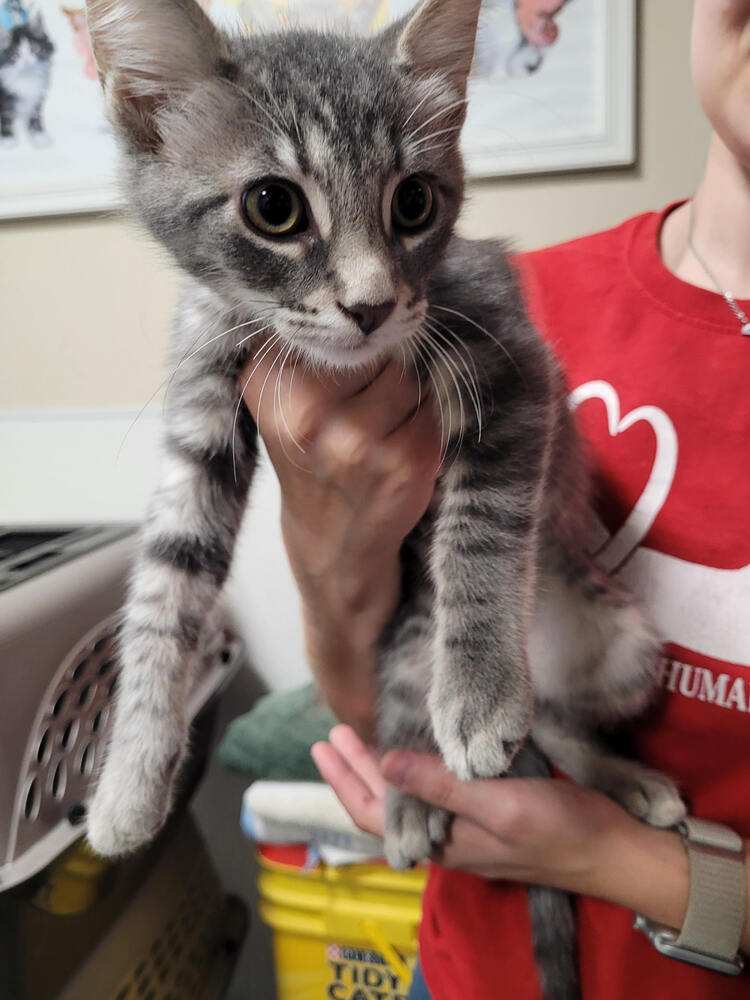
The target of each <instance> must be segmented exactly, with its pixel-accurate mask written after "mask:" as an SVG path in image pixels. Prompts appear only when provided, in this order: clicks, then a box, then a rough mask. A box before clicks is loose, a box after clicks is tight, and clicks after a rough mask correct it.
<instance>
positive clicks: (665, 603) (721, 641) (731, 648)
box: [570, 381, 750, 667]
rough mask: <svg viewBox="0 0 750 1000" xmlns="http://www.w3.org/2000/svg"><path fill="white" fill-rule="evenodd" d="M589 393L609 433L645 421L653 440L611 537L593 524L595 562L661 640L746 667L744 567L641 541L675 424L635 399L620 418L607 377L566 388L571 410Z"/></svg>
mask: <svg viewBox="0 0 750 1000" xmlns="http://www.w3.org/2000/svg"><path fill="white" fill-rule="evenodd" d="M588 399H601V400H602V402H603V403H604V405H605V407H606V409H607V426H608V429H609V433H610V435H611V436H612V437H613V438H614V437H616V436H617V435H618V434H621V433H622V432H623V431H626V430H627V429H628V428H629V427H632V426H633V424H635V423H637V422H638V421H639V420H645V421H646V422H647V423H649V424H650V425H651V427H652V429H653V431H654V437H655V439H656V454H655V456H654V462H653V465H652V468H651V473H650V475H649V478H648V482H647V483H646V486H645V487H644V489H643V492H642V493H641V495H640V497H639V498H638V500H637V501H636V503H635V506H634V507H633V509H632V511H631V512H630V514H629V515H628V517H627V519H626V521H625V523H624V524H623V525H622V527H621V528H620V529H619V530H618V531H616V532H615V534H614V535H612V536H611V537H608V532H607V531H606V529H605V528H604V527H603V525H601V524H599V525H598V527H599V531H600V536H599V548H598V549H596V551H594V553H593V554H594V555H595V558H596V561H597V563H598V564H599V565H601V566H602V568H603V569H606V570H607V571H608V572H617V573H618V575H619V576H620V578H621V579H622V580H623V582H624V583H625V584H626V585H627V586H628V587H629V588H630V589H631V590H632V591H633V593H635V594H637V595H638V597H639V598H640V600H641V601H642V602H643V604H644V607H646V608H647V609H648V613H649V617H650V618H651V620H652V622H653V624H654V625H655V626H656V628H657V630H658V631H659V634H660V635H661V637H662V638H663V639H664V640H665V641H667V642H674V643H676V644H677V645H679V646H682V647H683V648H684V649H690V650H693V651H694V652H696V653H701V654H703V655H704V656H709V657H711V658H712V659H714V660H720V661H723V662H725V663H733V664H736V665H737V666H743V667H750V613H748V609H750V566H744V567H742V568H741V569H718V568H716V567H714V566H704V565H702V564H701V563H692V562H688V561H687V560H685V559H678V558H677V557H676V556H670V555H667V553H665V552H657V551H656V550H655V549H649V548H646V547H645V546H643V545H641V544H640V543H641V542H642V541H643V539H644V538H645V537H646V536H647V535H648V533H649V531H650V530H651V527H652V525H653V523H654V521H655V520H656V518H657V517H658V515H659V511H660V510H661V509H662V507H663V506H664V503H665V501H666V499H667V496H668V495H669V491H670V489H671V486H672V482H673V480H674V474H675V470H676V467H677V454H678V442H677V433H676V431H675V428H674V424H673V423H672V421H671V420H670V418H669V417H668V416H667V414H666V413H665V412H664V410H661V409H659V407H657V406H639V407H638V408H637V409H635V410H631V411H630V413H626V414H625V416H624V417H622V416H621V415H620V399H619V396H618V395H617V392H616V390H615V389H614V387H613V386H611V385H610V384H609V382H604V381H592V382H586V383H585V384H584V385H581V386H579V387H578V388H577V389H575V390H574V391H573V392H572V393H571V394H570V406H571V409H573V410H575V409H576V408H577V407H578V406H579V405H580V404H581V403H582V402H584V401H585V400H588ZM592 551H593V550H592Z"/></svg>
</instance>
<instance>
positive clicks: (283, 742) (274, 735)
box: [219, 684, 336, 781]
mask: <svg viewBox="0 0 750 1000" xmlns="http://www.w3.org/2000/svg"><path fill="white" fill-rule="evenodd" d="M335 725H336V718H335V716H334V715H333V713H332V712H331V710H330V709H329V708H327V707H326V706H325V705H323V704H322V703H321V701H320V700H319V698H318V695H317V692H316V690H315V687H314V685H312V684H306V685H305V686H304V687H301V688H296V689H295V690H294V691H282V692H280V693H278V694H267V695H265V696H264V697H263V698H260V699H259V700H258V702H257V703H256V704H255V705H254V706H253V708H252V710H251V711H249V712H248V713H247V715H241V716H239V718H237V719H235V720H234V721H233V722H232V723H230V725H229V728H228V729H227V731H226V733H225V735H224V739H223V740H222V741H221V745H220V747H219V759H220V760H221V762H222V763H223V764H225V765H226V766H227V767H228V768H231V770H233V771H242V772H243V773H245V774H248V775H251V776H252V778H253V779H255V780H260V779H263V780H266V781H320V780H321V778H320V774H319V773H318V769H317V768H316V766H315V764H314V763H313V761H312V758H311V757H310V747H311V746H312V745H313V743H317V741H318V740H324V739H327V738H328V733H329V731H330V729H331V727H332V726H335Z"/></svg>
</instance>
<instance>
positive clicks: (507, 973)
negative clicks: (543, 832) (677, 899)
mask: <svg viewBox="0 0 750 1000" xmlns="http://www.w3.org/2000/svg"><path fill="white" fill-rule="evenodd" d="M665 214H666V213H658V214H657V213H651V214H648V215H642V216H639V217H638V218H635V219H632V220H630V221H628V222H626V223H624V224H623V225H621V226H619V227H617V228H616V229H613V230H610V231H609V232H605V233H600V234H597V235H595V236H589V237H585V238H583V239H579V240H574V241H573V242H571V243H566V244H564V245H562V246H558V247H553V248H551V249H548V250H542V251H539V252H536V253H532V254H529V255H526V256H525V257H523V258H521V261H520V268H521V272H522V276H523V281H524V284H525V287H526V290H527V295H528V300H529V304H530V308H531V311H532V314H533V315H534V317H535V320H536V322H537V324H538V326H539V328H540V329H541V330H542V331H543V333H544V335H545V336H546V337H547V338H548V340H549V342H550V343H551V344H552V346H553V347H554V349H555V350H556V351H557V353H558V356H559V358H560V360H561V362H562V364H563V366H564V368H565V370H566V372H567V377H568V383H569V385H570V387H571V389H572V396H571V401H572V403H573V404H574V405H575V406H576V412H577V415H578V417H579V421H580V426H581V429H582V431H583V432H584V434H585V435H586V437H587V438H588V440H589V442H590V444H591V452H592V457H593V459H594V462H595V465H596V468H597V471H598V485H599V498H600V503H599V514H600V517H601V519H602V522H603V523H604V524H605V525H606V527H607V532H606V533H604V531H603V542H604V544H603V547H602V549H601V550H600V559H601V561H602V562H603V563H604V565H605V566H606V567H607V568H608V569H610V570H612V571H616V572H618V573H619V574H620V575H621V578H622V579H623V580H624V581H625V582H626V583H627V584H628V586H630V587H631V589H633V590H634V591H635V592H637V593H638V594H639V595H640V596H641V597H642V599H643V600H644V603H645V606H646V607H647V609H648V610H649V613H650V615H651V618H652V620H653V621H654V622H655V624H656V625H657V627H658V628H659V631H660V634H661V635H662V637H663V638H664V639H665V640H666V643H667V645H666V646H665V660H664V664H663V672H662V691H661V699H660V704H659V706H658V708H657V710H656V711H654V712H652V713H651V714H650V715H649V717H648V720H647V721H644V722H643V723H641V724H640V725H639V727H638V728H637V729H636V731H635V738H636V741H637V748H638V752H639V756H640V757H641V759H642V760H644V761H646V762H648V763H650V764H652V765H653V766H654V767H657V768H659V769H661V770H663V771H665V772H666V773H667V774H669V775H671V776H672V777H673V778H674V779H676V781H677V782H678V783H679V785H680V787H681V789H682V790H683V793H684V795H685V798H686V801H687V802H688V805H689V808H690V812H691V813H692V814H693V815H695V816H701V817H705V818H706V819H714V820H717V821H719V822H721V823H726V824H727V825H728V826H730V827H732V828H733V829H734V830H736V831H737V832H738V833H740V834H742V835H743V836H744V837H750V670H748V668H750V339H749V338H747V337H743V336H742V334H741V332H740V323H739V322H738V321H737V320H736V319H735V317H734V315H733V314H732V313H731V311H730V310H729V307H728V306H727V304H726V302H725V301H724V300H723V298H722V297H721V296H719V295H718V294H715V293H713V292H710V291H705V290H703V289H699V288H695V287H693V286H692V285H688V284H686V283H684V282H682V281H680V280H679V279H678V278H676V277H675V276H674V275H672V274H671V273H670V272H669V271H668V270H667V269H666V268H665V267H664V264H663V263H662V261H661V258H660V256H659V251H658V234H659V228H660V225H661V222H662V219H663V217H664V215H665ZM741 305H742V306H743V307H744V309H745V312H747V313H749V314H750V303H741ZM607 539H608V540H607ZM577 909H578V939H579V965H580V972H581V980H582V987H583V995H584V997H585V998H586V1000H668V998H672V997H674V998H679V1000H713V998H716V1000H730V998H731V1000H734V998H737V1000H739V998H740V997H744V998H745V1000H747V998H748V997H750V978H749V977H748V976H747V974H745V975H743V976H740V977H739V978H736V979H735V978H730V977H728V976H723V975H720V974H716V973H712V972H708V971H706V970H703V969H700V968H696V967H694V966H690V965H686V964H685V963H683V962H679V961H676V960H674V959H669V958H664V957H663V956H661V955H660V954H658V952H656V950H655V949H654V948H653V947H652V946H651V945H650V944H649V942H648V941H647V940H646V938H645V937H644V936H643V935H642V934H641V933H639V932H637V931H634V930H633V929H632V923H633V914H632V913H631V912H629V911H627V910H624V909H622V908H620V907H617V906H613V905H611V904H609V903H604V902H601V901H599V900H595V899H590V898H588V897H579V898H578V902H577ZM421 961H422V966H423V970H424V974H425V978H426V981H427V983H428V986H429V988H430V990H431V992H432V995H433V998H434V1000H478V998H487V1000H496V998H497V1000H540V996H541V995H540V990H539V985H538V979H537V976H536V972H535V968H534V963H533V957H532V952H531V942H530V930H529V918H528V915H527V909H526V896H525V890H524V888H523V887H521V886H517V885H513V884H509V883H505V882H491V881H485V880H483V879H480V878H475V877H473V876H470V875H465V874H461V873H457V872H452V871H448V870H445V869H441V868H438V867H436V866H433V868H432V871H431V875H430V879H429V883H428V887H427V890H426V895H425V902H424V917H423V921H422V928H421Z"/></svg>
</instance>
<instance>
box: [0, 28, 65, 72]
mask: <svg viewBox="0 0 750 1000" xmlns="http://www.w3.org/2000/svg"><path fill="white" fill-rule="evenodd" d="M54 51H55V47H54V45H53V44H52V42H51V41H50V39H49V36H48V35H47V32H46V31H45V30H44V24H43V22H42V19H41V17H39V16H37V17H35V18H34V19H33V20H32V21H30V22H29V23H28V24H20V25H16V27H14V28H11V29H10V30H9V31H5V32H3V31H2V30H0V64H12V65H13V66H14V67H15V68H16V69H17V70H23V69H24V68H26V67H34V66H36V65H37V64H38V63H40V62H44V63H46V62H49V60H50V59H51V58H52V53H53V52H54Z"/></svg>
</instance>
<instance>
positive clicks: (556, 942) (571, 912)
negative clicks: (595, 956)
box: [528, 885, 581, 1000]
mask: <svg viewBox="0 0 750 1000" xmlns="http://www.w3.org/2000/svg"><path fill="white" fill-rule="evenodd" d="M528 894H529V913H530V915H531V934H532V941H533V945H534V958H535V959H536V967H537V971H538V973H539V979H540V982H541V985H542V996H543V997H544V1000H581V988H580V986H579V983H578V968H577V963H576V954H577V951H578V948H577V943H576V922H575V906H574V903H573V897H572V896H570V895H569V894H568V893H567V892H561V891H560V890H559V889H547V888H546V887H544V886H537V885H532V886H529V888H528Z"/></svg>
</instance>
